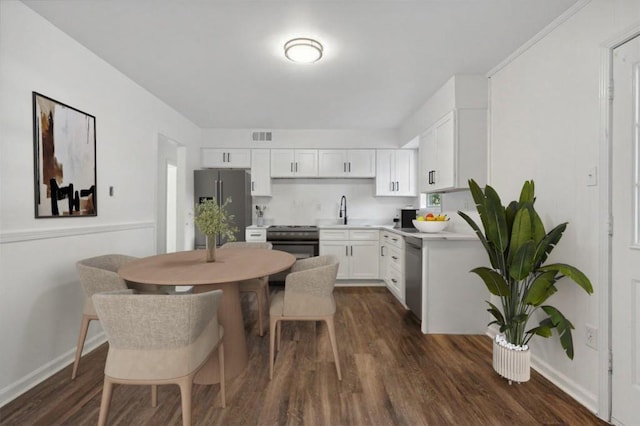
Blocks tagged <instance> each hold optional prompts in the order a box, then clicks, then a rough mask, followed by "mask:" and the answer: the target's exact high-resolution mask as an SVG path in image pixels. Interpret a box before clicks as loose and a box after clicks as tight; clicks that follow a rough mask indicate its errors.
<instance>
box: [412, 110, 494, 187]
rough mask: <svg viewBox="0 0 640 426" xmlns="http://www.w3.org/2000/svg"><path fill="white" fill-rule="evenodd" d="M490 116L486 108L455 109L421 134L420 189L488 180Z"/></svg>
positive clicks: (464, 184)
mask: <svg viewBox="0 0 640 426" xmlns="http://www.w3.org/2000/svg"><path fill="white" fill-rule="evenodd" d="M486 132H487V117H486V110H484V109H460V110H453V111H451V112H449V113H448V114H447V115H445V116H444V117H442V118H441V119H440V120H438V121H437V122H436V123H435V124H434V125H433V126H431V127H430V128H429V129H427V130H426V131H425V132H424V133H423V134H422V135H421V136H420V174H419V181H420V183H419V186H420V192H444V191H455V190H458V189H465V188H468V187H469V183H468V181H469V179H471V178H473V179H475V180H476V182H478V184H479V185H480V186H484V185H485V184H486V180H487V164H486V163H487V144H486Z"/></svg>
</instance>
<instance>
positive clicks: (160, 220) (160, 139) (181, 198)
mask: <svg viewBox="0 0 640 426" xmlns="http://www.w3.org/2000/svg"><path fill="white" fill-rule="evenodd" d="M167 162H169V163H172V164H174V165H175V166H176V167H177V168H178V170H177V188H176V192H177V193H176V198H177V199H176V203H177V212H176V250H177V251H181V250H184V249H185V247H186V242H185V226H186V225H185V208H186V204H185V203H186V148H185V147H184V146H183V145H181V144H180V143H178V142H177V141H175V140H173V139H171V138H169V137H167V136H165V135H163V134H162V133H158V134H157V158H156V197H155V198H156V209H155V222H156V253H158V254H162V253H164V252H165V251H166V235H165V233H166V219H167V218H166V211H165V209H166V187H167V182H166V179H167V173H166V167H167Z"/></svg>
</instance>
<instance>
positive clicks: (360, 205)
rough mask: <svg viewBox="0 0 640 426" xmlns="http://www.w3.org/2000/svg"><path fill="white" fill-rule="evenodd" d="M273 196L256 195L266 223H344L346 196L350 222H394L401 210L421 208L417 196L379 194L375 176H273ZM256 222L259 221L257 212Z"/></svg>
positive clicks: (254, 199) (255, 200) (386, 223)
mask: <svg viewBox="0 0 640 426" xmlns="http://www.w3.org/2000/svg"><path fill="white" fill-rule="evenodd" d="M271 182H272V183H271V193H272V197H253V203H254V205H255V204H260V205H266V206H267V210H266V212H265V216H264V217H265V223H266V224H267V225H318V224H320V225H321V224H327V223H330V222H332V221H333V222H334V223H341V222H337V221H339V220H340V219H339V217H338V212H339V210H340V198H341V197H342V196H343V195H344V196H346V197H347V217H348V220H349V223H351V224H376V225H378V224H382V225H393V218H394V217H395V216H396V213H398V209H399V208H401V207H405V206H407V205H410V206H414V207H415V208H418V207H419V206H418V198H417V197H376V196H375V179H272V181H271ZM253 222H254V223H255V222H256V218H255V214H254V215H253Z"/></svg>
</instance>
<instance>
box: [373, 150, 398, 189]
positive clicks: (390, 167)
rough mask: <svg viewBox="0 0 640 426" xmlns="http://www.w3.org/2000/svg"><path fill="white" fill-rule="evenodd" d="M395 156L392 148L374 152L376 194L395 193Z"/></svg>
mask: <svg viewBox="0 0 640 426" xmlns="http://www.w3.org/2000/svg"><path fill="white" fill-rule="evenodd" d="M395 158H396V157H395V154H394V150H392V149H380V150H378V151H377V152H376V195H395V194H394V189H395V183H394V181H395V174H394V175H393V176H392V171H393V173H395Z"/></svg>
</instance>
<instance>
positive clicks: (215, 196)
mask: <svg viewBox="0 0 640 426" xmlns="http://www.w3.org/2000/svg"><path fill="white" fill-rule="evenodd" d="M218 182H219V180H218V179H216V186H215V189H214V191H215V192H214V194H213V197H214V198H215V199H218V193H219V191H218V189H219V188H218Z"/></svg>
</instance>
